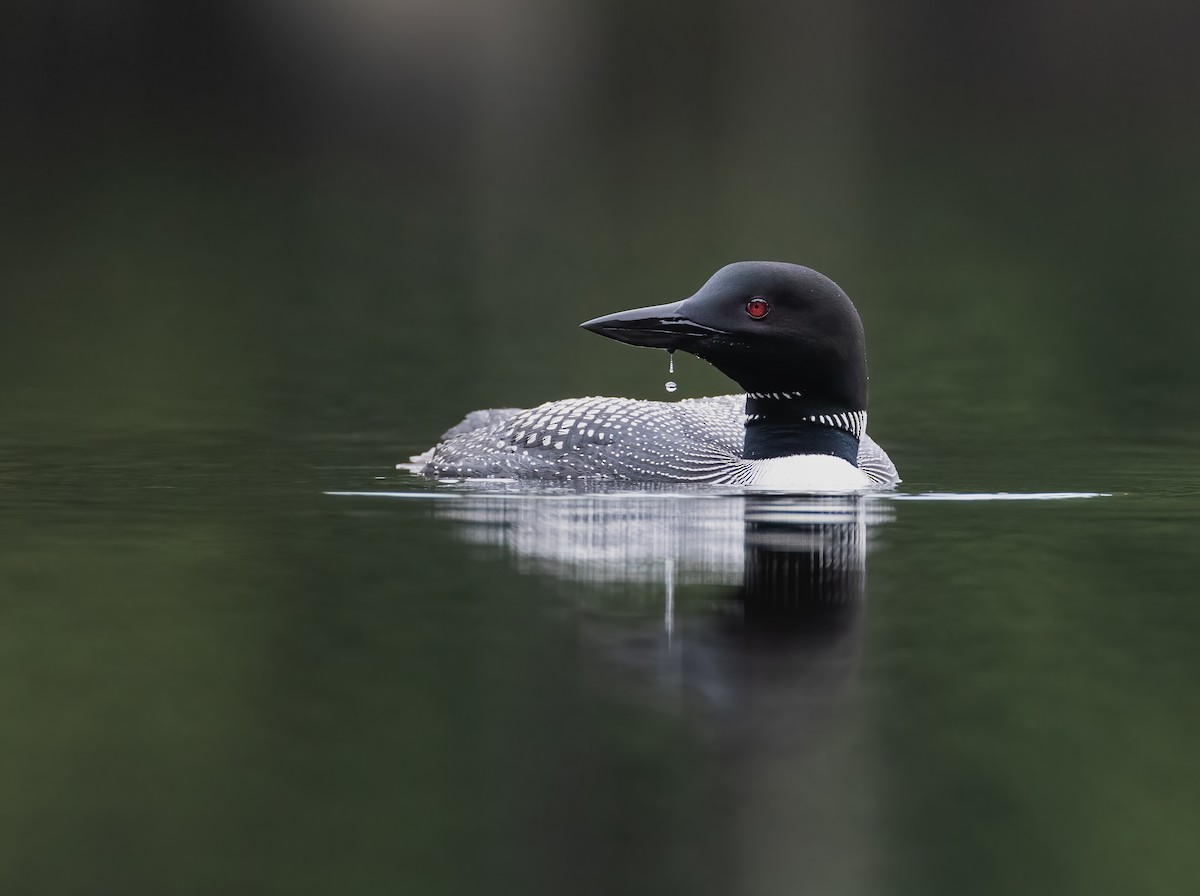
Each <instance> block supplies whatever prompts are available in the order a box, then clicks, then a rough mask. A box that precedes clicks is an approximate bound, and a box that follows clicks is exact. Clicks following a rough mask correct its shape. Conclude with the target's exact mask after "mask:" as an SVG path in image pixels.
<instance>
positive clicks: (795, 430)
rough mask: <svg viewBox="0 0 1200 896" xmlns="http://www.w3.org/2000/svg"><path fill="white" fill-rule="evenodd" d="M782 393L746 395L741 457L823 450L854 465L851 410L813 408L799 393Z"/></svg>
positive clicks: (856, 439)
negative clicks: (787, 395) (839, 410)
mask: <svg viewBox="0 0 1200 896" xmlns="http://www.w3.org/2000/svg"><path fill="white" fill-rule="evenodd" d="M784 394H785V393H771V394H770V395H760V394H756V393H752V394H749V395H747V396H746V439H745V443H744V445H743V450H742V455H743V457H745V458H746V459H747V460H762V459H764V458H768V457H787V456H789V455H793V454H827V455H830V456H832V457H840V458H842V460H845V461H847V462H848V463H851V464H853V465H854V466H858V442H859V437H858V431H859V430H858V426H857V425H856V423H857V420H858V418H857V416H856V415H855V414H852V413H836V412H830V411H829V410H828V409H824V410H822V409H815V408H813V407H811V406H809V405H808V402H805V401H803V400H801V399H800V398H799V396H797V397H795V398H792V397H790V396H789V397H786V398H785V397H782V396H783V395H784ZM777 396H778V397H777ZM813 418H819V419H813Z"/></svg>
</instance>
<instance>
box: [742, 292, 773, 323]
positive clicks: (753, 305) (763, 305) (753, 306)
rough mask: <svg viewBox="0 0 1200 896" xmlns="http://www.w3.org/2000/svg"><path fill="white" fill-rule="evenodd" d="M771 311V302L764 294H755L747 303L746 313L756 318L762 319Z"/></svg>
mask: <svg viewBox="0 0 1200 896" xmlns="http://www.w3.org/2000/svg"><path fill="white" fill-rule="evenodd" d="M770 312H771V305H770V303H769V302H768V301H767V300H766V299H764V298H763V297H762V296H755V297H754V298H752V299H751V300H750V301H749V302H747V303H746V313H747V314H749V315H750V316H751V317H752V318H754V319H755V320H762V319H763V318H764V317H766V316H767V315H768V314H769V313H770Z"/></svg>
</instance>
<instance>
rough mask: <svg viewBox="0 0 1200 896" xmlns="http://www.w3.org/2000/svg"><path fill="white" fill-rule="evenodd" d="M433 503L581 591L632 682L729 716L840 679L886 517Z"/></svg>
mask: <svg viewBox="0 0 1200 896" xmlns="http://www.w3.org/2000/svg"><path fill="white" fill-rule="evenodd" d="M438 508H439V512H440V515H443V516H445V517H448V518H450V519H453V520H454V521H455V522H456V523H457V524H458V527H459V534H460V535H461V537H463V538H464V539H466V540H468V541H471V542H474V543H479V544H490V545H496V546H498V547H501V548H502V549H503V550H504V551H505V552H506V553H507V554H509V556H510V557H511V559H512V562H513V563H514V565H515V566H516V567H517V568H518V569H519V570H520V571H522V572H523V573H526V574H533V575H540V576H553V577H555V578H557V579H560V580H565V581H569V582H572V583H586V584H587V585H588V586H590V587H588V588H586V589H583V590H582V592H580V590H579V589H572V592H571V596H572V598H573V599H574V601H575V602H576V603H577V604H578V605H580V606H581V607H582V608H583V609H584V610H590V611H592V612H585V613H582V614H581V615H580V617H579V622H580V626H581V628H582V630H583V632H584V634H585V636H586V638H587V640H589V641H591V642H593V643H597V644H598V645H599V646H601V647H602V651H601V652H602V653H603V654H604V655H606V656H607V657H609V658H610V659H612V660H615V661H616V663H617V665H619V666H621V667H624V668H627V669H636V670H638V672H639V677H640V678H642V679H643V681H642V682H641V684H645V683H646V681H645V679H647V678H648V679H649V681H651V682H653V684H654V686H655V689H656V690H658V691H659V692H660V693H662V692H663V691H665V692H667V693H676V694H683V693H687V694H689V695H699V696H701V697H702V698H703V699H704V700H705V702H706V703H708V704H710V706H712V707H714V708H719V707H723V706H724V707H727V708H729V709H730V710H731V711H736V712H737V713H738V714H739V715H742V716H744V715H745V714H747V713H749V714H751V715H753V714H754V707H755V704H756V703H758V702H759V701H761V700H763V699H766V700H767V702H773V701H774V698H778V697H779V696H780V694H781V692H788V691H792V692H793V696H794V689H795V687H797V686H798V687H800V688H801V689H802V690H804V689H805V687H806V686H804V685H803V684H802V682H803V681H808V682H810V683H811V684H813V686H814V687H815V688H816V690H818V691H824V692H826V695H828V694H827V692H828V690H829V688H830V686H831V685H832V684H833V682H835V681H837V680H842V679H844V678H845V677H846V676H847V674H848V673H849V671H850V670H851V669H852V668H853V666H854V658H855V656H856V655H857V641H858V638H857V629H858V627H859V621H860V617H861V608H862V605H863V602H864V592H865V584H866V555H867V551H868V548H869V547H870V543H871V536H872V531H873V529H874V527H875V525H876V524H878V523H881V522H884V521H886V520H888V519H890V518H891V505H890V503H888V502H883V501H880V500H878V499H872V498H867V497H861V496H846V497H841V496H838V497H833V496H830V497H812V496H783V495H778V496H776V495H724V496H721V495H712V494H707V493H706V494H698V493H696V494H688V493H683V494H680V493H678V492H675V493H665V492H639V493H633V494H629V493H622V494H613V493H593V494H566V495H563V494H557V495H534V496H530V495H528V494H525V495H521V494H514V493H506V492H503V491H497V492H484V493H474V494H470V495H464V496H463V497H462V498H461V499H460V500H453V501H445V502H442V503H440V504H439V505H438ZM784 681H789V682H790V683H791V686H787V687H783V688H780V687H779V685H781V684H783V683H784ZM757 683H764V684H769V685H770V686H769V687H758V686H757ZM735 708H736V709H735Z"/></svg>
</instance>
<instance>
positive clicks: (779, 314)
mask: <svg viewBox="0 0 1200 896" xmlns="http://www.w3.org/2000/svg"><path fill="white" fill-rule="evenodd" d="M581 326H582V327H583V328H584V329H585V330H591V331H592V332H593V333H599V334H600V335H601V336H607V337H609V338H610V339H616V340H617V341H619V342H625V343H628V344H630V345H641V346H648V347H650V348H664V349H669V350H675V349H679V350H681V351H685V352H690V353H691V354H693V355H696V356H698V357H700V358H703V359H704V360H705V361H708V362H709V363H710V364H712V365H713V366H714V367H716V368H717V369H718V370H720V371H721V372H722V373H724V374H725V375H726V376H728V377H729V378H730V379H732V380H734V381H735V382H737V383H738V384H739V385H740V386H741V387H742V388H743V389H745V390H746V391H747V392H748V393H751V394H754V393H781V392H788V393H793V394H795V393H799V394H798V395H797V397H798V398H799V397H800V396H803V401H804V404H805V405H807V406H809V407H811V408H813V409H816V410H819V411H861V410H865V409H866V407H867V355H866V339H865V338H864V336H863V327H862V321H861V320H860V319H859V316H858V311H857V310H855V308H854V305H853V303H852V302H851V301H850V298H849V297H848V296H847V295H846V294H845V293H844V292H842V290H841V288H839V287H838V285H837V284H836V283H834V282H833V281H832V280H830V279H829V278H828V277H826V276H824V275H823V274H819V273H817V272H816V271H814V270H812V269H811V268H806V267H802V266H801V265H798V264H785V263H782V262H773V261H739V262H736V263H734V264H730V265H726V266H725V267H723V268H721V269H720V270H719V271H717V272H716V273H715V274H713V275H712V277H710V278H709V280H708V282H707V283H705V284H704V286H702V287H701V288H700V290H699V292H697V293H696V294H695V295H693V296H691V297H690V298H687V299H684V300H683V301H682V302H675V303H674V304H666V305H652V306H650V307H647V308H635V309H633V310H630V311H621V312H618V313H616V314H609V315H607V316H605V317H598V318H596V319H595V320H589V321H587V322H586V323H584V324H581Z"/></svg>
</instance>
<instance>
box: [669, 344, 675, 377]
mask: <svg viewBox="0 0 1200 896" xmlns="http://www.w3.org/2000/svg"><path fill="white" fill-rule="evenodd" d="M674 372H675V349H673V348H672V349H667V373H674Z"/></svg>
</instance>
